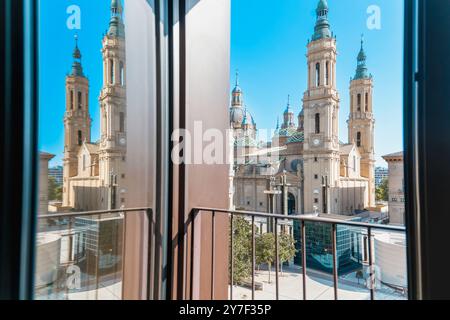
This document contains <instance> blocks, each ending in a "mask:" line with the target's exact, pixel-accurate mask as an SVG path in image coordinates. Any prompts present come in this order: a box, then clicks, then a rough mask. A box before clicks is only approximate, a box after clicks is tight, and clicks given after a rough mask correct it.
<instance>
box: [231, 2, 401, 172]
mask: <svg viewBox="0 0 450 320" xmlns="http://www.w3.org/2000/svg"><path fill="white" fill-rule="evenodd" d="M317 3H318V0H282V1H277V2H276V4H277V5H274V1H269V0H233V1H232V46H231V70H232V75H234V73H235V70H236V69H239V74H240V85H241V87H242V90H243V91H244V101H245V103H246V104H247V107H248V110H249V111H250V112H251V113H252V114H253V116H254V118H255V121H256V122H257V126H258V128H264V129H266V128H274V127H275V126H276V120H277V116H280V119H282V113H283V111H284V110H285V108H286V102H287V95H288V94H290V95H291V105H292V107H293V108H294V112H295V113H296V116H297V115H298V113H299V112H300V110H301V105H302V102H301V99H302V96H303V93H304V91H305V90H306V83H307V80H306V77H307V74H306V72H307V69H306V56H305V55H306V44H307V41H308V39H310V38H311V36H312V34H313V31H314V25H315V20H316V14H315V8H316V6H317ZM328 5H329V7H330V12H329V20H330V23H331V29H332V31H333V32H334V34H335V35H336V36H337V43H338V53H339V56H338V61H337V70H336V73H337V83H338V90H339V93H340V97H341V105H340V107H341V108H340V139H341V140H342V141H347V140H348V137H347V123H346V121H347V119H348V113H349V90H348V88H349V81H350V77H352V76H354V74H355V70H356V56H357V54H358V52H359V49H360V38H361V34H364V38H365V51H366V54H367V56H368V60H367V65H368V68H369V72H370V73H372V74H373V77H374V86H375V87H374V113H375V117H376V131H375V148H376V149H375V152H376V156H377V165H380V166H387V165H386V163H385V162H384V160H383V159H382V158H381V156H382V155H385V154H388V153H392V152H397V151H400V150H402V142H403V134H402V101H403V97H402V94H403V92H402V90H403V89H402V87H403V80H402V76H403V57H402V56H403V1H401V0H328ZM370 5H377V6H378V7H379V8H380V9H381V29H380V30H369V29H368V28H367V23H366V22H367V19H368V17H369V15H368V14H367V8H368V7H369V6H370ZM231 86H232V87H233V86H234V77H233V78H232V79H231Z"/></svg>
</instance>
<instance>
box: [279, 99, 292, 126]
mask: <svg viewBox="0 0 450 320" xmlns="http://www.w3.org/2000/svg"><path fill="white" fill-rule="evenodd" d="M289 128H295V122H294V111H292V108H291V96H290V95H288V100H287V105H286V109H285V110H284V113H283V124H282V125H281V129H289Z"/></svg>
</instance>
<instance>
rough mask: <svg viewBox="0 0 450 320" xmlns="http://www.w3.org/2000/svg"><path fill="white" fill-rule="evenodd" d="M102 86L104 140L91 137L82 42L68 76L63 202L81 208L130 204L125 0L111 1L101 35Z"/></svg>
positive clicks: (90, 208)
mask: <svg viewBox="0 0 450 320" xmlns="http://www.w3.org/2000/svg"><path fill="white" fill-rule="evenodd" d="M102 44H103V47H102V56H103V88H102V90H101V92H100V98H99V100H100V119H101V129H100V130H101V132H100V141H98V142H95V143H94V142H92V141H91V117H90V114H89V103H88V102H89V80H88V79H87V78H86V76H85V75H84V72H83V68H82V65H81V52H80V50H79V49H78V43H77V45H76V46H75V50H74V53H73V57H74V62H73V65H72V72H71V74H70V75H68V76H67V77H66V97H67V98H66V113H65V117H64V180H63V181H64V187H63V206H64V207H67V208H74V209H77V210H96V209H110V208H119V207H120V206H122V205H125V196H124V193H125V190H124V189H122V188H121V186H122V185H123V181H124V179H125V160H126V158H125V156H126V121H125V120H126V90H125V70H126V67H125V63H126V62H125V61H126V59H125V27H124V24H123V20H122V5H121V3H120V0H112V1H111V20H110V23H109V30H108V32H107V34H106V35H105V36H104V38H103V41H102Z"/></svg>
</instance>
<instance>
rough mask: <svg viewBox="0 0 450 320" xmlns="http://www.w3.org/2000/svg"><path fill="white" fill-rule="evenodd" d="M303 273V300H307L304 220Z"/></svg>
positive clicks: (304, 231) (303, 231)
mask: <svg viewBox="0 0 450 320" xmlns="http://www.w3.org/2000/svg"><path fill="white" fill-rule="evenodd" d="M301 231H302V274H303V300H306V226H305V221H304V220H302V230H301Z"/></svg>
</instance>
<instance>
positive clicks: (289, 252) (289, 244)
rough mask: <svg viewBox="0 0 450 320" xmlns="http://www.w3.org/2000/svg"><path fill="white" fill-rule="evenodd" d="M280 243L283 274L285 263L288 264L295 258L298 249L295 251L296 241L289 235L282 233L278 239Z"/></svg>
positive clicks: (279, 255) (280, 260)
mask: <svg viewBox="0 0 450 320" xmlns="http://www.w3.org/2000/svg"><path fill="white" fill-rule="evenodd" d="M278 242H279V246H278V248H279V253H278V257H279V262H280V264H281V273H283V263H284V262H288V261H290V260H291V259H293V258H294V257H295V253H296V249H295V240H294V238H293V237H292V236H291V235H289V234H287V233H282V234H281V235H279V237H278Z"/></svg>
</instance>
